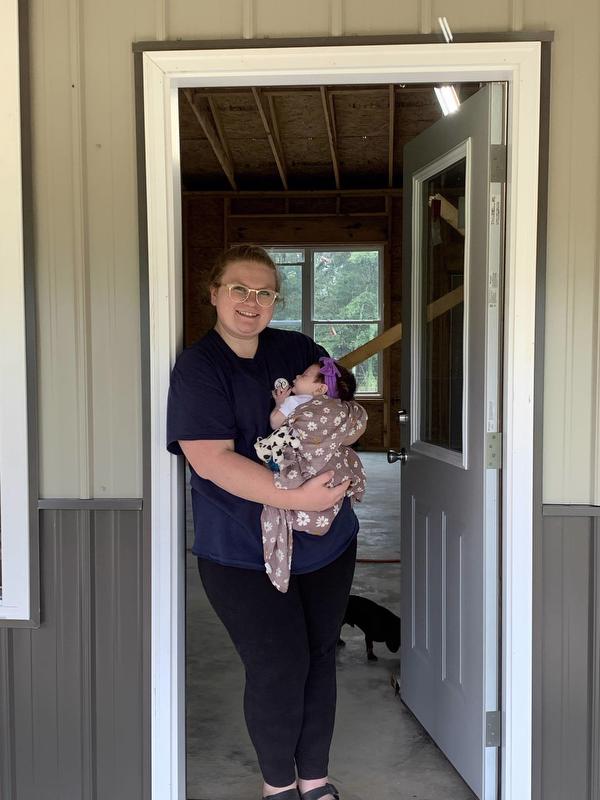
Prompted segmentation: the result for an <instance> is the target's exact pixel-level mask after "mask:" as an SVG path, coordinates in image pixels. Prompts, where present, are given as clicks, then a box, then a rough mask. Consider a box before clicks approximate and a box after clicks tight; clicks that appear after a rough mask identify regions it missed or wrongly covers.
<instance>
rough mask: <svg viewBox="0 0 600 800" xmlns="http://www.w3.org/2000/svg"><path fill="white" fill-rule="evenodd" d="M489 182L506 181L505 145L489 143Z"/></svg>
mask: <svg viewBox="0 0 600 800" xmlns="http://www.w3.org/2000/svg"><path fill="white" fill-rule="evenodd" d="M490 183H506V145H505V144H491V145H490Z"/></svg>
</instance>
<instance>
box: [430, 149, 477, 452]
mask: <svg viewBox="0 0 600 800" xmlns="http://www.w3.org/2000/svg"><path fill="white" fill-rule="evenodd" d="M465 177H466V159H464V158H463V159H461V160H460V161H458V162H456V163H455V164H452V165H451V166H450V167H448V168H446V169H444V170H442V171H441V172H439V173H438V174H437V175H434V176H433V177H432V178H429V179H428V180H427V181H426V182H425V184H424V186H423V216H422V219H423V223H424V230H423V239H422V241H423V246H424V250H423V263H422V308H421V342H422V364H421V385H422V392H421V435H420V438H421V440H422V441H424V442H429V443H430V444H434V445H438V446H439V447H445V448H447V449H449V450H454V451H456V452H462V447H463V430H462V425H463V301H462V287H463V283H464V271H465V230H464V224H465V223H464V208H465Z"/></svg>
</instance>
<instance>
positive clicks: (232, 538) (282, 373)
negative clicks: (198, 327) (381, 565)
mask: <svg viewBox="0 0 600 800" xmlns="http://www.w3.org/2000/svg"><path fill="white" fill-rule="evenodd" d="M321 355H326V352H325V350H323V348H321V347H319V346H318V345H317V344H315V342H313V340H312V339H310V338H309V337H308V336H305V335H304V334H302V333H297V332H295V331H283V330H278V329H276V328H265V329H264V330H263V331H261V333H260V334H259V341H258V349H257V351H256V354H255V356H254V358H241V357H240V356H238V355H236V353H234V352H233V350H232V349H231V348H230V347H229V345H228V344H226V342H225V341H224V340H223V339H222V338H221V336H220V335H219V334H218V333H217V332H216V331H215V330H211V331H209V332H208V333H207V334H206V336H204V337H203V338H202V339H200V340H199V341H198V342H196V343H195V344H193V345H191V347H188V348H186V349H185V350H184V351H183V352H182V353H181V355H180V356H179V358H178V359H177V362H176V364H175V367H174V368H173V372H172V374H171V386H170V389H169V401H168V411H167V448H168V450H169V451H170V452H171V453H174V454H175V455H182V452H181V448H180V446H179V444H178V440H195V439H233V441H234V447H235V451H236V453H240V455H243V456H246V458H251V459H252V460H253V461H256V462H257V463H260V462H259V460H258V457H257V456H256V452H255V450H254V442H255V441H256V439H257V437H258V436H268V435H269V433H270V432H271V428H270V425H269V414H270V413H271V411H272V409H273V407H274V403H273V398H272V396H271V392H272V390H273V384H274V383H275V380H276V379H277V378H286V379H287V380H288V382H289V383H290V384H291V383H292V381H293V379H294V378H295V377H296V375H298V374H301V373H302V372H304V370H305V369H306V368H307V367H308V366H309V365H310V364H314V363H315V362H317V361H318V359H319V356H321ZM190 469H191V468H190ZM191 473H192V480H191V485H192V508H193V516H194V546H193V548H192V552H193V553H194V554H195V555H197V556H200V557H201V558H208V559H211V560H212V561H217V562H218V563H219V564H225V565H227V566H233V567H243V568H246V569H264V557H263V546H262V532H261V526H260V515H261V512H262V508H263V507H262V505H261V504H260V503H254V502H252V501H250V500H244V499H242V498H241V497H237V496H236V495H233V494H230V493H229V492H226V491H225V490H224V489H221V488H220V487H219V486H216V485H215V484H214V483H212V482H211V481H209V480H206V479H204V478H201V477H200V476H199V475H198V474H197V473H196V472H195V471H194V470H193V469H191ZM357 532H358V520H357V518H356V515H355V514H354V511H353V510H352V507H351V505H350V501H349V500H348V498H346V499H345V500H344V502H343V504H342V508H341V509H340V511H339V513H338V515H337V517H336V518H335V520H334V522H333V525H332V526H331V528H330V529H329V531H328V533H326V534H325V535H324V536H314V535H311V534H309V533H306V532H305V531H294V548H293V557H292V573H295V574H300V573H305V572H313V571H314V570H316V569H319V568H320V567H323V566H325V565H326V564H329V563H331V562H332V561H334V560H335V559H336V558H337V557H338V556H339V555H341V554H342V553H343V552H344V551H345V550H346V548H347V547H348V546H349V544H350V543H351V541H352V539H353V538H354V537H355V536H356V534H357Z"/></svg>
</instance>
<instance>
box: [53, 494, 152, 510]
mask: <svg viewBox="0 0 600 800" xmlns="http://www.w3.org/2000/svg"><path fill="white" fill-rule="evenodd" d="M143 506H144V502H143V500H142V498H141V497H101V498H93V497H91V498H89V499H85V498H84V499H80V498H78V497H58V498H56V497H52V498H47V499H40V500H38V509H40V510H41V509H44V510H53V511H141V510H142V508H143Z"/></svg>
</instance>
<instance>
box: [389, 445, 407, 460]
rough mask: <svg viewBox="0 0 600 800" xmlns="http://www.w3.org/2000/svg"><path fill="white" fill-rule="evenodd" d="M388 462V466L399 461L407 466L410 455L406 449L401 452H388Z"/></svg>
mask: <svg viewBox="0 0 600 800" xmlns="http://www.w3.org/2000/svg"><path fill="white" fill-rule="evenodd" d="M387 460H388V464H394V463H395V462H396V461H399V462H400V463H401V464H406V462H407V461H408V453H407V452H406V448H404V447H403V448H402V449H401V450H400V452H398V451H397V450H388V451H387Z"/></svg>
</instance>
